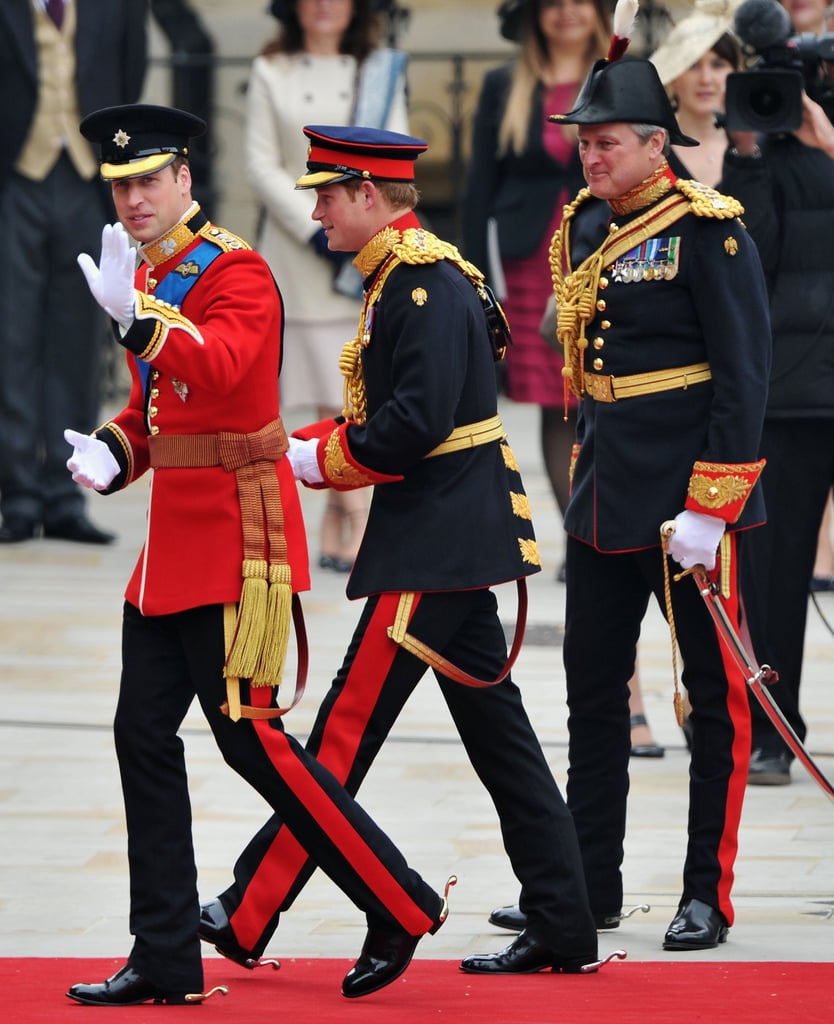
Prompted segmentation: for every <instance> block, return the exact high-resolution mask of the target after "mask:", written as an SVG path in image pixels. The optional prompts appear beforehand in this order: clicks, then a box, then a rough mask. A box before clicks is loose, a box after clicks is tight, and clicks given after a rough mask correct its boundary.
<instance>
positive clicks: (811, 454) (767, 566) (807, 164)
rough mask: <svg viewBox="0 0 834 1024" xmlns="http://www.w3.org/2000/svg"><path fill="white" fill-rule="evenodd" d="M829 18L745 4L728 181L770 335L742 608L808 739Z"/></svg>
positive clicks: (760, 717) (777, 694)
mask: <svg viewBox="0 0 834 1024" xmlns="http://www.w3.org/2000/svg"><path fill="white" fill-rule="evenodd" d="M829 13H830V9H829V8H828V6H827V5H826V3H825V0H801V2H800V0H784V2H783V3H779V2H778V0H746V2H745V3H743V4H742V5H741V6H740V7H739V9H738V11H737V12H736V16H735V31H736V34H737V35H738V36H739V37H740V38H741V40H742V41H743V42H744V43H746V44H747V46H748V47H749V48H752V49H754V50H755V51H756V53H758V54H759V55H760V59H759V61H758V63H757V64H756V65H755V66H754V67H753V68H752V69H750V70H748V71H746V72H742V73H740V74H739V75H737V76H733V75H731V76H729V78H728V81H727V98H726V110H727V113H726V128H727V131H728V134H729V135H730V137H731V139H732V140H733V141H734V142H735V146H734V147H731V148H730V149H729V150H728V152H727V154H726V156H725V159H724V173H723V178H722V188H723V189H724V190H725V191H727V192H729V193H730V194H731V195H734V196H736V198H738V199H739V200H740V201H741V203H742V204H743V206H744V208H745V213H744V220H745V223H746V225H747V228H748V231H749V232H750V234H751V235H752V236H753V238H754V240H755V241H756V244H757V246H758V248H759V253H760V256H761V260H762V265H763V267H764V270H765V275H766V279H767V285H768V292H769V296H770V306H771V321H772V333H773V364H772V370H771V376H770V384H769V392H768V403H767V413H766V419H765V424H764V430H763V434H762V442H761V450H760V453H759V454H760V457H762V458H764V459H766V460H767V467H766V469H765V471H764V473H763V474H762V484H763V488H764V495H765V502H766V507H767V525H766V526H764V527H762V528H761V529H759V530H752V531H751V532H750V535H749V538H748V543H746V545H745V547H744V560H745V563H746V564H745V565H744V574H745V580H746V583H747V588H746V590H745V604H746V608H747V613H748V620H749V624H750V632H751V637H752V640H753V644H754V647H755V650H756V653H757V657H758V659H759V661H760V662H762V663H768V664H770V665H772V666H773V667H774V668H775V669H776V670H777V671H778V673H779V677H780V681H779V683H778V685H776V686H775V687H774V689H773V696H774V698H775V699H776V700H777V701H778V703H779V705H780V707H781V709H782V711H783V712H784V714H785V716H786V717H787V719H788V721H789V722H790V724H791V725H792V726H793V728H794V730H795V731H796V732H797V734H798V735H799V736H800V738H802V739H803V740H804V738H805V735H806V724H805V722H804V720H803V718H802V715H801V714H800V711H799V684H800V676H801V672H802V656H803V646H804V639H805V625H806V617H807V606H808V591H809V587H810V582H811V577H812V574H813V567H814V557H815V552H816V546H817V537H818V533H819V528H820V523H821V520H822V516H823V512H824V509H825V505H826V501H827V499H828V493H829V490H830V488H831V485H832V483H833V482H834V247H832V245H831V239H832V237H834V125H832V119H834V90H832V79H831V72H832V67H834V64H832V63H831V62H832V61H834V36H826V35H824V34H822V33H824V30H825V29H826V28H827V27H828V26H827V21H828V16H829ZM791 19H793V24H791ZM792 32H797V33H800V34H799V35H792V34H791V33H792ZM815 33H820V34H815ZM797 79H798V80H799V82H798V83H797ZM744 129H748V130H747V131H745V130H744ZM749 129H753V131H754V132H755V134H753V133H752V132H751V131H749ZM751 710H752V715H753V743H752V747H753V752H752V757H751V761H750V773H749V778H748V782H749V783H751V784H754V785H786V784H788V783H790V758H791V755H790V753H789V752H788V750H787V748H786V746H785V745H784V744H783V742H782V740H781V738H780V737H779V735H778V733H777V732H776V730H775V728H774V727H773V725H772V724H771V723H770V721H769V720H768V719H767V717H766V716H765V714H764V712H763V711H762V710H761V708H760V707H759V705H758V702H757V701H755V700H751Z"/></svg>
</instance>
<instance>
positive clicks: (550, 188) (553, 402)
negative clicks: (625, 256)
mask: <svg viewBox="0 0 834 1024" xmlns="http://www.w3.org/2000/svg"><path fill="white" fill-rule="evenodd" d="M609 6H610V5H609V4H607V3H605V2H604V0H504V3H502V4H501V6H500V8H499V9H498V17H499V20H500V29H501V34H502V35H503V36H504V38H506V39H511V40H513V41H516V42H518V43H519V49H518V53H517V55H516V57H515V59H514V60H513V61H512V62H510V63H509V64H504V65H502V66H500V67H497V68H494V69H492V70H490V71H488V72H487V74H486V75H485V77H484V81H483V85H482V88H481V94H480V98H479V100H478V108H477V111H476V113H475V119H474V124H473V137H472V156H471V162H470V166H469V182H468V187H467V197H466V201H465V204H464V211H463V234H464V241H463V245H464V250H465V255H466V257H467V259H469V260H471V261H472V262H473V263H475V264H476V265H477V266H479V267H481V269H483V270H484V271H485V272H486V273H487V275H488V277H489V279H490V282H491V284H492V285H493V287H495V288H496V290H497V291H498V292H499V293H500V294H501V295H502V296H503V300H502V304H503V306H504V311H505V312H506V314H507V318H508V320H509V322H510V327H511V329H512V334H513V345H512V346H511V348H510V350H509V352H508V354H507V363H506V384H505V389H506V393H507V397H508V398H511V399H512V400H513V401H516V402H530V403H535V404H536V405H538V406H539V408H540V409H541V448H542V458H543V460H544V465H545V469H546V472H547V475H548V479H549V481H550V485H551V488H552V490H553V495H554V497H555V499H556V503H557V505H558V507H559V511H560V512H562V513H564V510H565V506H566V505H567V500H568V492H569V483H568V467H569V465H570V452H571V445H572V444H573V439H574V430H575V410H571V412H570V414H569V416H568V419H567V420H566V419H565V397H564V385H563V380H562V367H563V365H564V360H563V359H562V354H561V351H560V350H558V346H556V342H555V338H554V339H553V344H552V346H551V345H550V344H548V342H546V341H545V340H544V339H543V338H542V336H541V335H540V334H539V325H540V323H541V320H542V315H543V313H544V311H545V307H546V305H547V303H548V301H549V300H550V297H551V295H552V292H553V285H552V281H551V277H550V268H549V264H548V248H549V245H550V239H551V237H552V235H553V233H554V231H555V230H556V228H557V227H558V226H559V221H560V219H561V214H562V207H563V206H564V204H565V203H566V202H568V201H570V200H571V199H572V198H573V197H574V195H575V194H576V193H577V192H578V191H579V189H580V188H581V187H582V186H583V185H584V180H583V178H582V172H581V168H580V165H579V158H578V156H577V149H576V131H575V129H571V128H569V127H566V126H560V125H557V124H554V123H552V122H548V121H547V114H549V113H552V112H553V111H554V110H570V109H571V108H572V107H573V100H574V99H575V97H576V94H577V92H578V90H579V86H580V84H581V83H582V82H583V81H584V79H585V76H586V75H587V73H588V71H589V69H590V66H591V64H592V63H593V61H594V60H596V59H597V58H598V57H602V56H604V55H605V53H606V51H607V49H608V45H609V42H610V37H611V20H610V15H609V12H608V8H609ZM490 221H494V224H495V228H496V230H497V248H498V254H499V256H500V267H497V268H496V267H494V266H490V260H489V244H488V237H489V230H490V229H489V223H490ZM502 277H503V286H502V284H501V278H502Z"/></svg>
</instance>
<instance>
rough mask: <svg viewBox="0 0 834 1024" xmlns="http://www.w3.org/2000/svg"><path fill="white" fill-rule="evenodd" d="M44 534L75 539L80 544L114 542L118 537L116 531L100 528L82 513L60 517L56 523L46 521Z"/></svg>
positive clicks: (58, 538)
mask: <svg viewBox="0 0 834 1024" xmlns="http://www.w3.org/2000/svg"><path fill="white" fill-rule="evenodd" d="M43 535H44V537H50V538H52V540H74V541H77V542H78V543H79V544H112V542H113V541H114V540H115V539H116V535H115V533H109V532H108V531H107V530H100V529H99V528H98V527H97V526H95V525H94V524H93V523H91V522H90V520H89V519H87V517H86V516H82V515H77V516H72V517H71V518H69V519H59V520H58V521H57V522H55V523H44V527H43Z"/></svg>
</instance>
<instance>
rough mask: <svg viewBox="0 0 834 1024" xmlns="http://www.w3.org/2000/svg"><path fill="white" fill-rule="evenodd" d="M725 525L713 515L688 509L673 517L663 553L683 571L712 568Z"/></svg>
mask: <svg viewBox="0 0 834 1024" xmlns="http://www.w3.org/2000/svg"><path fill="white" fill-rule="evenodd" d="M726 527H727V524H726V523H725V522H724V520H723V519H718V518H717V517H716V516H708V515H705V514H704V513H703V512H691V511H690V510H689V509H687V510H686V511H684V512H679V513H678V514H677V515H676V516H675V532H674V533H673V534H672V536H671V537H670V538H669V542H668V544H667V546H666V550H667V551H668V552H669V554H670V555H671V556H672V558H674V560H675V561H676V562H678V563H679V564H680V565H681V566H683V568H684V569H691V568H692V567H693V565H702V566H703V567H704V568H705V569H714V568H715V552H716V550H717V549H718V545H719V544H720V543H721V538H722V537H723V536H724V530H725V529H726Z"/></svg>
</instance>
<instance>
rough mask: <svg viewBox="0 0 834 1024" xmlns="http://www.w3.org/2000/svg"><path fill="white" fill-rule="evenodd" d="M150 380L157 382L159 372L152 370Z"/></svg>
mask: <svg viewBox="0 0 834 1024" xmlns="http://www.w3.org/2000/svg"><path fill="white" fill-rule="evenodd" d="M151 380H159V370H154V371H153V373H152V374H151Z"/></svg>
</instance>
